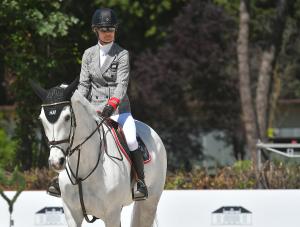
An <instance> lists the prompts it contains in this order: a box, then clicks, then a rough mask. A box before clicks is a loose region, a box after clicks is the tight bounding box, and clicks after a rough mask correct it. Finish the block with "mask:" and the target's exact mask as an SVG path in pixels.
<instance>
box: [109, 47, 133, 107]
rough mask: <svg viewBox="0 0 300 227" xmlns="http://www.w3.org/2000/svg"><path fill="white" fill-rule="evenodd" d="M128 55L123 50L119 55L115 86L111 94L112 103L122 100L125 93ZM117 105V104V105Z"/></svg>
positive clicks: (127, 78) (127, 76)
mask: <svg viewBox="0 0 300 227" xmlns="http://www.w3.org/2000/svg"><path fill="white" fill-rule="evenodd" d="M129 70H130V66H129V53H128V51H127V50H123V51H122V52H121V53H120V57H119V65H118V69H117V81H116V83H117V86H116V89H115V91H114V93H113V94H112V98H113V99H114V100H112V101H117V100H118V101H119V102H120V100H122V99H123V98H124V96H125V95H126V92H127V87H128V82H129ZM117 104H119V103H117Z"/></svg>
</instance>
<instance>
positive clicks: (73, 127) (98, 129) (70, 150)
mask: <svg viewBox="0 0 300 227" xmlns="http://www.w3.org/2000/svg"><path fill="white" fill-rule="evenodd" d="M60 104H66V105H68V106H70V110H71V127H70V132H69V136H68V138H66V139H62V140H52V141H49V140H48V138H47V137H46V138H47V140H48V141H47V143H48V146H49V148H50V149H51V148H54V147H55V148H58V149H59V150H61V151H62V153H63V154H64V156H65V158H66V165H65V170H66V172H67V174H68V177H69V179H70V182H71V183H72V184H73V185H78V189H79V199H80V204H81V209H82V212H83V216H84V218H85V220H86V221H87V222H88V223H93V222H95V221H96V220H97V219H98V218H96V217H94V216H93V218H92V219H91V220H90V219H89V218H88V216H87V212H86V209H85V205H84V201H83V193H82V182H83V181H84V180H86V179H87V178H88V177H89V176H91V174H92V173H93V172H94V171H95V170H96V168H97V167H98V165H99V161H100V157H101V154H102V152H101V151H102V148H103V149H104V152H105V153H106V154H107V155H108V157H109V158H113V159H116V160H118V161H123V156H122V154H121V152H120V150H119V148H118V151H119V155H120V157H121V158H118V157H114V156H111V155H109V154H108V152H107V142H106V135H105V131H104V127H103V124H105V125H106V123H105V121H106V118H101V121H100V123H98V122H97V121H95V122H96V128H95V129H94V130H93V131H92V132H91V133H90V135H89V136H87V137H86V138H85V139H84V140H83V141H82V142H81V143H79V144H78V145H76V146H75V147H74V148H72V146H73V142H74V135H75V131H76V117H75V114H74V111H73V107H72V105H71V102H70V101H64V102H57V103H53V104H44V105H42V107H44V106H50V105H51V106H55V105H60ZM106 126H107V125H106ZM107 127H108V126H107ZM108 129H109V131H111V130H110V128H109V127H108ZM96 132H98V133H99V136H100V149H99V154H98V159H97V163H96V165H95V166H94V168H93V169H92V170H91V171H90V172H89V174H87V176H85V177H84V178H80V177H78V173H79V163H80V154H81V152H80V151H81V147H82V145H84V144H85V143H86V142H87V141H88V140H89V139H90V138H91V137H92V136H93V135H94V134H95V133H96ZM64 143H69V146H68V147H67V149H66V150H64V149H63V148H62V147H60V146H58V145H60V144H64ZM75 151H78V152H77V166H76V171H73V170H72V169H71V167H70V165H69V157H70V156H71V155H73V154H74V152H75ZM68 167H69V168H68ZM72 178H73V179H75V180H72Z"/></svg>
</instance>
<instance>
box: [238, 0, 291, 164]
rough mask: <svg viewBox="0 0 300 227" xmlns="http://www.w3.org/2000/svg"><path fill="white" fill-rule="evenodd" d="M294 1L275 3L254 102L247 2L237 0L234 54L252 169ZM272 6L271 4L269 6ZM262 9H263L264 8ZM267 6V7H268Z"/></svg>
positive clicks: (262, 134) (248, 3) (264, 124)
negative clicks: (237, 35) (237, 64)
mask: <svg viewBox="0 0 300 227" xmlns="http://www.w3.org/2000/svg"><path fill="white" fill-rule="evenodd" d="M293 3H294V1H289V2H288V1H285V0H278V1H277V7H276V14H275V16H274V18H272V23H271V26H270V27H271V29H270V32H269V33H267V34H266V32H265V37H267V38H265V43H264V46H263V48H262V57H261V63H260V69H259V73H258V81H257V84H256V85H257V86H256V96H255V97H256V100H255V102H254V100H253V98H252V97H253V96H252V92H251V86H252V83H251V81H250V70H249V67H250V66H249V63H250V61H249V51H248V46H249V23H250V14H249V7H250V1H247V0H241V1H240V27H239V37H238V46H237V54H238V61H239V79H240V80H239V81H240V94H241V102H242V110H243V120H244V125H245V131H246V138H247V144H248V149H249V151H250V152H251V156H252V161H253V163H254V167H255V166H256V162H257V157H256V143H257V141H258V139H260V140H262V141H265V140H266V137H267V136H266V134H267V124H268V120H267V119H268V115H269V110H270V106H271V91H272V89H271V88H272V76H273V75H274V74H273V73H274V67H275V65H276V61H277V57H278V54H279V53H280V50H281V47H282V37H283V34H284V29H285V25H286V18H287V15H288V12H289V10H290V9H291V7H292V6H293ZM272 6H273V5H271V7H272ZM264 7H265V6H264ZM267 7H270V5H267Z"/></svg>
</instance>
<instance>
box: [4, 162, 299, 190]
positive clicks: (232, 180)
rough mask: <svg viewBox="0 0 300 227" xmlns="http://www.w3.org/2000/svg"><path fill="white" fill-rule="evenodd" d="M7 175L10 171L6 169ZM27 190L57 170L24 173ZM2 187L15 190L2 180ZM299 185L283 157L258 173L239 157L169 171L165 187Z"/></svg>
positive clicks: (43, 182)
mask: <svg viewBox="0 0 300 227" xmlns="http://www.w3.org/2000/svg"><path fill="white" fill-rule="evenodd" d="M6 175H7V177H9V176H10V175H11V173H9V172H6ZM23 175H24V177H25V180H26V189H25V190H45V189H46V188H47V186H48V184H49V182H50V181H51V179H52V177H54V176H55V175H56V173H55V172H54V171H52V170H48V169H46V168H44V169H33V170H30V171H27V172H24V173H23ZM0 187H4V188H5V187H6V188H5V189H6V190H14V188H13V186H11V187H7V186H5V185H3V184H1V182H0ZM259 187H260V188H270V189H297V188H300V166H298V164H296V163H294V164H286V163H283V162H281V161H273V162H266V163H264V165H263V166H262V169H261V171H260V172H258V173H256V172H255V171H254V170H253V168H252V163H251V162H250V161H239V162H236V163H235V164H234V165H233V166H228V167H224V168H220V169H217V170H216V172H215V174H208V173H207V171H205V170H204V169H201V168H200V169H195V170H193V171H191V172H184V171H181V170H178V171H176V172H168V174H167V179H166V185H165V189H256V188H259Z"/></svg>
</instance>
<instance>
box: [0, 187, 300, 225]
mask: <svg viewBox="0 0 300 227" xmlns="http://www.w3.org/2000/svg"><path fill="white" fill-rule="evenodd" d="M5 193H6V195H8V196H9V197H10V198H11V197H12V196H13V194H14V192H5ZM61 207H62V205H61V200H60V199H58V198H55V197H51V196H48V195H47V194H46V193H45V192H43V191H25V192H23V193H22V194H21V195H20V197H19V198H18V199H17V201H16V203H15V205H14V212H13V216H12V217H13V219H14V227H61V226H66V224H65V219H64V216H63V213H62V209H61ZM131 209H132V206H129V207H125V208H124V209H123V212H122V227H129V223H130V217H131ZM157 222H158V223H157V224H158V225H157V226H159V227H209V226H213V227H217V226H222V227H240V226H253V227H299V226H300V190H189V191H186V190H182V191H175V190H174V191H164V193H163V195H162V198H161V200H160V203H159V206H158V212H157ZM8 226H9V213H8V205H7V203H6V201H5V200H4V199H2V197H0V227H8ZM82 226H84V227H86V226H91V227H92V226H98V227H104V224H103V222H102V221H100V220H99V221H96V222H95V223H94V224H87V223H85V222H84V224H83V225H82Z"/></svg>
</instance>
